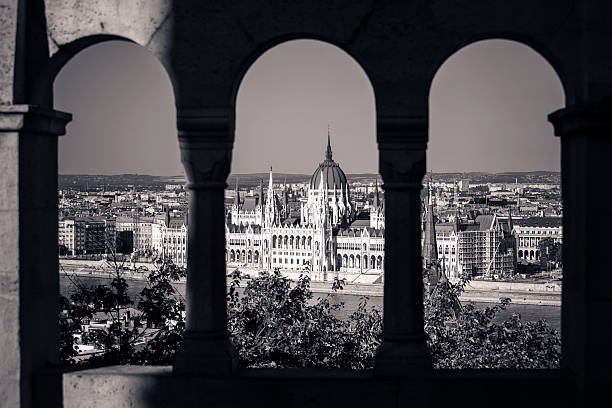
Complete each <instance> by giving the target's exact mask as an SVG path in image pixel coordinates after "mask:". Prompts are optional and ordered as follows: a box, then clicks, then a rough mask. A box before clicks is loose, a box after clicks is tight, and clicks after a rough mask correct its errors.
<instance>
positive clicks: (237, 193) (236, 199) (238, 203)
mask: <svg viewBox="0 0 612 408" xmlns="http://www.w3.org/2000/svg"><path fill="white" fill-rule="evenodd" d="M234 205H235V206H239V205H240V192H239V191H238V177H236V195H234Z"/></svg>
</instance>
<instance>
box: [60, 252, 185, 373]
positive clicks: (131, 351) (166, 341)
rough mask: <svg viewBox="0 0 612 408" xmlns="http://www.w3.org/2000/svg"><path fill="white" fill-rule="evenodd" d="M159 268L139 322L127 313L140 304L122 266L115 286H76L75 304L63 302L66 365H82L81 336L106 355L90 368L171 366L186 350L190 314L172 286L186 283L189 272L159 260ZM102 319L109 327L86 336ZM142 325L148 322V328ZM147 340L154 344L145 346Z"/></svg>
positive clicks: (62, 346)
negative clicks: (184, 337) (90, 326)
mask: <svg viewBox="0 0 612 408" xmlns="http://www.w3.org/2000/svg"><path fill="white" fill-rule="evenodd" d="M156 266H157V268H156V270H154V271H152V272H151V273H150V274H149V275H148V276H147V278H146V279H147V285H146V287H145V288H144V289H143V290H142V291H141V293H140V295H139V301H138V308H139V310H138V311H137V313H136V314H137V316H133V315H131V316H130V314H129V312H133V311H134V310H133V309H132V310H128V309H127V308H128V306H132V305H133V304H134V302H133V301H132V300H131V299H130V297H129V296H128V283H127V281H126V279H124V277H123V274H124V272H123V267H122V264H121V265H120V264H117V263H116V264H115V271H114V277H113V279H112V280H111V282H110V285H98V286H95V287H93V288H88V287H85V286H83V285H80V284H79V283H78V282H76V281H75V284H76V285H77V288H78V290H77V291H76V292H75V293H73V294H72V295H71V296H70V300H68V299H67V298H65V297H63V296H61V297H60V310H62V314H61V315H60V357H61V362H62V364H64V365H74V364H78V363H79V359H78V358H77V356H78V351H77V343H76V339H75V334H78V333H80V335H81V340H82V341H81V342H82V343H83V344H90V345H94V346H95V347H96V349H98V350H101V351H100V352H99V353H97V354H95V355H92V356H91V357H89V358H88V359H87V360H86V361H85V363H86V364H88V365H110V364H171V362H172V360H173V358H174V352H175V351H176V350H177V349H178V347H179V346H180V342H181V336H182V332H183V329H184V318H183V313H184V311H185V303H184V301H183V300H182V299H180V295H179V294H178V292H177V291H176V290H175V289H174V287H173V286H172V282H175V281H178V280H179V279H180V278H182V277H184V276H185V271H184V270H183V269H181V268H178V267H177V266H176V265H174V264H173V263H172V262H171V261H167V260H164V261H161V260H159V261H158V262H157V265H156ZM96 315H97V316H101V317H103V318H106V319H107V322H108V325H107V327H106V328H104V329H100V330H89V331H87V332H81V327H82V326H83V325H86V324H87V323H89V322H90V321H91V320H92V319H93V318H94V317H95V316H96ZM129 317H134V324H130V319H129ZM141 321H145V322H146V325H144V327H142V326H143V325H141V324H140V322H141ZM153 328H154V330H153ZM146 337H151V338H150V339H149V340H148V341H146V342H145V341H144V340H145V338H146Z"/></svg>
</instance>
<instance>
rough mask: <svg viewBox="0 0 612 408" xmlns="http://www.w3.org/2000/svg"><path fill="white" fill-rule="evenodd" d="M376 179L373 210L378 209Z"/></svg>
mask: <svg viewBox="0 0 612 408" xmlns="http://www.w3.org/2000/svg"><path fill="white" fill-rule="evenodd" d="M378 205H379V204H378V177H377V178H376V190H375V191H374V208H376V209H378Z"/></svg>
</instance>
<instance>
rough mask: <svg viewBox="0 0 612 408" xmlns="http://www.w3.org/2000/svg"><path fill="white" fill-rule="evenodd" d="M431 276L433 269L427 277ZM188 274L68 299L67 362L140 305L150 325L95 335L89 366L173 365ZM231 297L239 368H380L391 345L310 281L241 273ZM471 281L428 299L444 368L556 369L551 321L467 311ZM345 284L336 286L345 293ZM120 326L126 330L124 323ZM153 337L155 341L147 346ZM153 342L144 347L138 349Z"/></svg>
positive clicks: (372, 320)
mask: <svg viewBox="0 0 612 408" xmlns="http://www.w3.org/2000/svg"><path fill="white" fill-rule="evenodd" d="M427 272H429V271H426V273H427ZM184 276H185V272H184V270H182V269H180V268H178V267H176V266H175V265H173V264H172V263H171V262H168V261H160V262H159V264H158V268H157V270H155V271H153V272H151V273H150V274H149V276H148V277H147V287H146V288H145V289H143V290H142V291H141V293H140V296H139V301H138V302H132V301H131V299H129V297H127V296H126V295H125V294H126V293H127V283H126V282H125V280H122V279H121V278H115V279H113V281H111V285H110V287H108V286H104V285H99V286H97V287H94V288H84V287H81V288H79V291H78V292H77V293H76V294H74V295H73V296H71V301H68V300H67V299H62V309H63V310H65V313H64V315H63V316H62V317H61V319H60V329H61V345H62V348H61V355H62V361H63V362H64V363H66V364H74V363H76V355H77V353H76V349H75V348H74V338H73V336H72V333H74V332H76V331H78V330H79V329H80V325H81V324H82V323H83V322H84V320H85V319H87V318H89V319H91V317H92V316H93V314H94V313H96V312H100V311H102V312H105V313H108V314H109V315H110V316H112V318H113V319H115V317H116V316H117V313H116V310H120V309H121V308H122V307H124V306H126V305H131V304H136V305H137V307H138V311H139V313H140V319H141V321H142V322H146V324H143V325H142V326H143V327H141V325H140V324H135V325H134V327H131V328H130V327H125V325H121V324H118V323H120V322H115V321H114V320H113V324H112V325H111V326H110V328H109V330H108V331H104V332H100V333H97V334H96V335H95V336H92V337H90V338H88V341H93V342H95V344H98V345H99V346H100V347H101V348H102V353H101V354H100V355H98V356H95V357H93V358H91V359H90V360H89V361H88V363H89V364H128V363H129V364H171V363H172V361H173V358H174V354H175V352H176V351H177V350H178V348H179V347H180V344H181V339H182V333H183V330H184V327H185V325H184V311H185V304H184V301H183V299H182V298H181V297H180V295H179V294H178V293H177V292H176V290H175V289H174V287H173V286H172V283H173V282H175V281H177V280H179V279H181V278H182V277H184ZM231 279H232V281H231V283H230V285H229V290H228V294H227V302H228V311H227V313H228V329H229V331H230V334H231V341H232V343H233V345H234V347H235V349H236V351H237V353H238V356H239V359H240V363H241V365H243V366H246V367H319V368H322V367H338V368H349V369H364V368H368V367H372V366H373V364H374V356H375V352H376V349H377V347H378V346H379V344H380V342H381V338H382V314H381V311H380V310H378V309H376V308H374V307H368V298H367V297H363V298H362V300H361V302H360V304H359V306H358V307H357V310H356V311H354V312H353V313H352V314H351V315H350V316H349V317H348V318H347V319H341V318H339V317H338V312H339V311H340V310H341V309H342V308H343V307H344V304H343V303H334V302H332V299H331V297H330V295H326V296H323V297H319V298H317V299H314V296H313V293H312V291H311V290H310V279H309V278H308V276H304V275H302V276H301V277H300V278H299V279H298V281H297V282H292V281H290V280H289V279H288V278H286V277H283V276H282V275H281V273H280V271H278V270H275V271H273V272H262V273H261V274H260V276H259V277H256V278H254V279H250V280H248V282H247V284H246V286H245V287H244V288H243V287H241V284H242V282H243V280H242V276H241V273H240V272H239V271H238V270H236V271H234V273H233V274H232V275H231ZM467 282H468V280H467V279H462V280H461V281H460V282H458V283H455V284H453V283H451V282H449V281H448V280H447V279H445V278H444V277H443V278H442V279H438V280H436V283H434V284H433V286H430V290H429V291H428V292H427V293H426V296H425V298H424V299H425V300H424V311H425V316H424V317H425V332H426V333H427V335H428V346H429V349H430V352H431V355H432V358H433V363H434V367H435V368H556V367H558V366H559V360H560V336H559V333H558V332H557V331H556V330H553V329H551V328H550V327H549V325H548V324H547V323H546V322H545V321H539V322H523V321H522V320H521V318H520V316H519V315H517V314H514V315H512V316H511V317H510V318H508V319H505V320H503V321H499V318H498V313H499V312H500V311H501V310H503V309H505V308H506V306H507V305H508V304H509V303H510V300H509V299H501V300H500V303H499V304H496V305H494V306H491V307H486V308H484V309H478V308H476V307H474V306H473V305H471V304H466V305H462V304H461V303H460V302H459V296H460V295H461V293H462V292H463V290H464V287H465V285H466V283H467ZM343 286H344V281H342V280H337V279H336V280H335V281H334V283H333V285H332V289H333V290H334V291H341V290H342V288H343ZM116 323H117V324H116ZM147 330H149V331H151V330H154V333H155V335H153V336H151V337H150V338H149V339H148V340H147V341H146V342H144V341H143V339H144V338H145V334H146V332H147ZM139 342H144V345H142V347H140V348H138V347H136V346H137V344H138V343H139Z"/></svg>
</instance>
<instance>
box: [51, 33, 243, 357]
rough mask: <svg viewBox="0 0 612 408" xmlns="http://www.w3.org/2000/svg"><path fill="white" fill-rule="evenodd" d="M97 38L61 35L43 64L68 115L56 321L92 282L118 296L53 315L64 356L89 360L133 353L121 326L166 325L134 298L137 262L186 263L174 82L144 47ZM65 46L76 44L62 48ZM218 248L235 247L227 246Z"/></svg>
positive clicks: (150, 265)
mask: <svg viewBox="0 0 612 408" xmlns="http://www.w3.org/2000/svg"><path fill="white" fill-rule="evenodd" d="M102 39H104V38H98V37H95V38H88V39H83V40H79V41H76V42H75V44H72V45H67V46H66V48H65V49H64V50H63V51H61V52H59V53H58V54H57V55H56V56H54V57H53V58H52V60H51V65H50V70H49V75H51V76H53V75H54V74H55V73H56V74H57V75H56V76H55V77H54V79H53V80H54V82H53V96H54V101H53V106H54V108H55V109H59V110H62V111H67V112H71V113H72V115H73V120H72V122H71V123H70V124H69V126H68V127H67V132H66V136H64V137H62V138H60V139H59V143H58V209H59V217H58V245H59V248H60V251H59V257H60V259H59V265H60V295H61V296H64V297H65V298H66V302H64V303H62V304H63V305H64V306H65V308H64V310H63V311H62V313H63V315H61V316H60V321H65V320H62V319H63V318H65V317H66V316H69V315H70V313H71V310H73V308H77V307H82V306H83V303H84V302H85V301H84V299H88V300H87V303H88V304H101V303H100V301H99V299H98V298H99V297H100V296H102V295H101V294H102V291H101V290H99V291H95V290H93V289H92V288H94V287H98V286H99V285H100V286H101V287H105V288H106V289H107V290H109V291H110V292H109V293H111V294H113V295H114V297H113V299H115V300H113V301H112V302H111V306H110V307H111V309H112V310H113V313H108V307H106V308H100V309H97V308H96V309H95V310H92V315H91V316H88V317H87V318H85V319H83V318H79V319H74V320H73V321H75V322H80V323H81V324H77V325H65V324H60V331H62V338H63V339H70V341H63V342H61V347H62V349H61V356H62V360H63V361H62V363H64V364H71V363H74V362H75V361H80V360H86V359H88V358H89V356H94V355H95V357H91V358H93V359H94V360H96V362H95V363H96V364H104V365H106V364H126V363H133V362H134V361H135V360H132V358H133V355H130V354H129V353H123V354H122V353H120V351H121V350H122V349H121V347H122V343H121V342H122V341H135V338H133V336H132V334H131V333H130V331H129V330H128V329H129V328H130V327H132V328H134V331H133V332H132V333H135V332H143V333H144V332H145V331H147V330H150V327H151V326H156V327H157V328H158V329H163V328H164V327H167V326H165V322H162V321H160V320H157V321H153V320H154V319H153V320H152V318H150V317H148V318H146V319H145V318H141V315H142V313H143V312H142V310H139V309H137V308H136V307H134V306H133V305H137V304H138V303H139V301H140V300H141V299H143V296H146V295H143V294H142V293H141V292H140V290H139V289H138V287H139V285H144V278H145V276H146V275H145V274H144V271H153V270H156V269H158V268H160V263H156V260H157V259H159V260H162V259H163V265H168V264H169V262H172V263H173V264H174V265H176V266H177V267H179V268H183V270H184V268H185V266H186V253H187V245H186V236H187V232H186V219H187V202H186V197H185V193H184V191H183V184H184V172H183V166H182V165H181V162H180V160H179V148H178V140H177V131H176V112H175V103H174V95H173V89H172V85H171V82H170V80H169V78H168V75H167V73H166V71H165V69H164V68H163V66H162V65H161V64H160V63H159V61H158V60H157V59H156V58H155V57H154V56H152V55H151V54H150V53H149V51H147V50H146V49H144V48H142V47H140V46H138V45H136V44H134V43H131V42H126V41H107V42H103V43H99V44H94V43H95V42H96V41H99V40H102ZM106 39H108V38H106ZM85 45H89V46H87V47H85ZM68 49H74V50H77V51H78V53H76V55H74V56H72V57H71V58H68V57H67V54H66V53H65V50H68ZM166 186H167V187H168V188H166ZM170 197H171V198H170ZM157 198H160V199H159V200H158V199H157ZM162 203H163V204H162ZM225 258H226V259H228V260H229V261H232V258H235V253H234V252H233V251H229V250H228V248H226V251H225ZM164 267H165V266H161V268H164ZM83 271H88V273H85V274H83V273H82V272H83ZM83 275H84V276H83ZM121 282H125V286H123V285H122V284H121ZM128 298H129V301H128V300H127V299H128ZM131 302H133V303H131ZM178 303H180V302H177V307H179V308H180V307H184V305H183V306H180V305H178ZM104 310H106V312H105V311H104ZM141 322H142V323H141ZM145 322H146V324H145ZM94 333H97V334H96V335H94ZM70 334H71V335H70ZM123 350H125V348H123Z"/></svg>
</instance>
